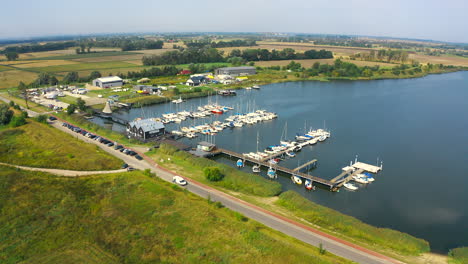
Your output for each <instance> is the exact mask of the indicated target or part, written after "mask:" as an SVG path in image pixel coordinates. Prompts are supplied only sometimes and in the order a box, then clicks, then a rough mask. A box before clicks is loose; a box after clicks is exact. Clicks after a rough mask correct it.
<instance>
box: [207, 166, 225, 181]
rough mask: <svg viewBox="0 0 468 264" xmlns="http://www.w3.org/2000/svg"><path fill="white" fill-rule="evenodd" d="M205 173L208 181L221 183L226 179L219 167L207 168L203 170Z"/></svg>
mask: <svg viewBox="0 0 468 264" xmlns="http://www.w3.org/2000/svg"><path fill="white" fill-rule="evenodd" d="M203 173H204V174H205V177H206V179H207V180H209V181H220V180H222V179H223V177H224V175H223V174H222V173H221V170H220V169H219V168H218V167H206V168H205V169H204V170H203Z"/></svg>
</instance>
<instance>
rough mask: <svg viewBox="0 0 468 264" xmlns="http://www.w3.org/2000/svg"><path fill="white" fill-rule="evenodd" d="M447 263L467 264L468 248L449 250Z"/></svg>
mask: <svg viewBox="0 0 468 264" xmlns="http://www.w3.org/2000/svg"><path fill="white" fill-rule="evenodd" d="M449 257H450V259H449V263H452V264H466V263H468V247H459V248H454V249H451V250H450V252H449Z"/></svg>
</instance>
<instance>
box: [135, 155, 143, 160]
mask: <svg viewBox="0 0 468 264" xmlns="http://www.w3.org/2000/svg"><path fill="white" fill-rule="evenodd" d="M135 158H136V159H137V160H142V159H143V158H142V157H141V156H140V155H136V156H135Z"/></svg>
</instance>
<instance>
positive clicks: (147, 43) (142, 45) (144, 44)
mask: <svg viewBox="0 0 468 264" xmlns="http://www.w3.org/2000/svg"><path fill="white" fill-rule="evenodd" d="M84 42H91V43H92V44H93V46H95V47H105V48H108V47H110V48H121V49H122V51H129V50H143V49H162V47H163V45H164V42H163V41H162V40H148V39H145V38H140V37H109V38H97V39H95V40H92V39H88V40H85V41H84Z"/></svg>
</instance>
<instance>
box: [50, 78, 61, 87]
mask: <svg viewBox="0 0 468 264" xmlns="http://www.w3.org/2000/svg"><path fill="white" fill-rule="evenodd" d="M58 83H59V81H58V79H57V78H56V77H55V76H50V78H49V84H50V85H57V84H58Z"/></svg>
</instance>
